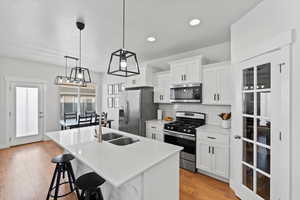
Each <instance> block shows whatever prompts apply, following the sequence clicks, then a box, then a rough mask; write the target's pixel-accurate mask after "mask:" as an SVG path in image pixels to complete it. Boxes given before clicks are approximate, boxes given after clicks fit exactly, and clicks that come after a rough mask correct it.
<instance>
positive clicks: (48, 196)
mask: <svg viewBox="0 0 300 200" xmlns="http://www.w3.org/2000/svg"><path fill="white" fill-rule="evenodd" d="M57 170H58V164H57V165H56V167H55V170H54V174H53V177H52V180H51V184H50V187H49V190H48V194H47V198H46V200H49V198H50V194H51V190H52V187H53V185H54V181H55V178H56V175H57Z"/></svg>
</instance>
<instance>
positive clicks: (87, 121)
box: [77, 115, 92, 127]
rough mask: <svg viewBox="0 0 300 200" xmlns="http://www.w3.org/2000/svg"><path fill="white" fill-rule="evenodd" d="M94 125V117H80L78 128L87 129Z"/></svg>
mask: <svg viewBox="0 0 300 200" xmlns="http://www.w3.org/2000/svg"><path fill="white" fill-rule="evenodd" d="M91 125H92V117H91V116H81V115H79V117H78V124H77V127H86V126H91Z"/></svg>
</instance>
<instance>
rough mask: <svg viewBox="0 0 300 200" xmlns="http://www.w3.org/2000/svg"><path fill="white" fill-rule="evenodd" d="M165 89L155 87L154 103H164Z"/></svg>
mask: <svg viewBox="0 0 300 200" xmlns="http://www.w3.org/2000/svg"><path fill="white" fill-rule="evenodd" d="M163 96H164V91H163V90H162V89H161V88H155V89H154V103H163Z"/></svg>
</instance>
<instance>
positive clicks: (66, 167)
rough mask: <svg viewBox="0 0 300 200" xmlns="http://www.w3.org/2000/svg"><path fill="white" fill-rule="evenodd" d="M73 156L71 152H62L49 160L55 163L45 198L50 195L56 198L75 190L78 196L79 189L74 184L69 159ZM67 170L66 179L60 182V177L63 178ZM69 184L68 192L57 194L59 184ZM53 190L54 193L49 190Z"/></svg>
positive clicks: (78, 196) (55, 199)
mask: <svg viewBox="0 0 300 200" xmlns="http://www.w3.org/2000/svg"><path fill="white" fill-rule="evenodd" d="M74 158H75V157H74V156H73V155H72V154H62V155H59V156H56V157H54V158H52V160H51V162H52V163H55V164H56V167H55V171H54V174H53V177H52V181H51V184H50V187H49V190H48V194H47V199H46V200H49V198H50V197H53V199H54V200H57V199H58V198H60V197H64V196H67V195H69V194H71V193H72V192H74V191H76V195H77V198H78V199H79V198H80V194H79V190H78V188H77V187H76V186H75V176H74V172H73V168H72V165H71V162H70V161H71V160H73V159H74ZM66 172H67V176H68V181H65V182H62V183H61V182H60V181H61V177H63V178H65V173H66ZM55 179H56V184H55V186H54V182H55ZM64 184H69V186H70V192H68V193H65V194H62V195H59V186H61V185H64ZM53 190H54V195H53V194H51V192H52V191H53Z"/></svg>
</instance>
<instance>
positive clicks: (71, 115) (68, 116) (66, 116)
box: [64, 112, 77, 122]
mask: <svg viewBox="0 0 300 200" xmlns="http://www.w3.org/2000/svg"><path fill="white" fill-rule="evenodd" d="M67 120H77V112H72V113H64V121H65V122H66V121H67Z"/></svg>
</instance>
